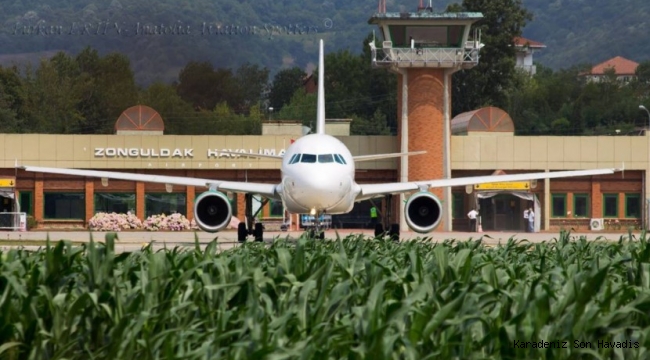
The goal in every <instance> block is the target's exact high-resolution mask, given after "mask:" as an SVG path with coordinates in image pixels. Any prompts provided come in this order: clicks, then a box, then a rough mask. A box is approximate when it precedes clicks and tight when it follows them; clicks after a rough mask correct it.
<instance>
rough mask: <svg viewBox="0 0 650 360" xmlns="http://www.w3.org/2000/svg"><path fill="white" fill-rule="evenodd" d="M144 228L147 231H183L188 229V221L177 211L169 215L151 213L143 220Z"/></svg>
mask: <svg viewBox="0 0 650 360" xmlns="http://www.w3.org/2000/svg"><path fill="white" fill-rule="evenodd" d="M144 229H145V230H149V231H159V230H163V231H183V230H189V229H190V221H189V220H187V218H186V217H185V216H183V215H182V214H179V213H175V214H171V215H165V214H160V215H151V216H149V217H148V218H147V219H146V220H145V221H144Z"/></svg>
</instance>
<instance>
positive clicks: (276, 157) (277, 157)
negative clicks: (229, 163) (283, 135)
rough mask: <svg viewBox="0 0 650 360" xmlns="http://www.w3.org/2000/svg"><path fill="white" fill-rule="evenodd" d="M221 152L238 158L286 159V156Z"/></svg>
mask: <svg viewBox="0 0 650 360" xmlns="http://www.w3.org/2000/svg"><path fill="white" fill-rule="evenodd" d="M219 152H220V153H221V154H230V155H238V156H241V157H257V158H270V159H275V160H282V159H283V158H284V156H280V155H269V154H256V153H244V152H237V151H219Z"/></svg>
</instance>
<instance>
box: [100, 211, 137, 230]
mask: <svg viewBox="0 0 650 360" xmlns="http://www.w3.org/2000/svg"><path fill="white" fill-rule="evenodd" d="M88 228H90V230H92V231H122V230H135V229H142V221H140V219H138V217H137V216H135V215H133V214H131V213H130V212H129V213H126V214H118V213H104V212H100V213H97V214H95V216H93V217H92V218H91V219H90V221H88Z"/></svg>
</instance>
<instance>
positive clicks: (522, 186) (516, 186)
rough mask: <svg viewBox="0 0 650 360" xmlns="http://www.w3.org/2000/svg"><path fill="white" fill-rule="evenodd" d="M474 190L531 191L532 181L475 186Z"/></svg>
mask: <svg viewBox="0 0 650 360" xmlns="http://www.w3.org/2000/svg"><path fill="white" fill-rule="evenodd" d="M474 190H530V181H502V182H492V183H485V184H475V185H474Z"/></svg>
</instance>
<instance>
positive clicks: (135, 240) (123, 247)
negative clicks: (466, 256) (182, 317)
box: [0, 229, 641, 252]
mask: <svg viewBox="0 0 650 360" xmlns="http://www.w3.org/2000/svg"><path fill="white" fill-rule="evenodd" d="M303 234H304V232H302V231H290V232H286V231H284V232H283V231H273V232H271V231H269V232H265V233H264V242H266V243H271V242H273V241H274V240H275V239H278V238H282V239H285V238H289V239H297V238H299V237H300V236H301V235H303ZM632 234H633V239H632V240H635V239H638V238H639V237H640V236H641V233H640V232H639V231H635V232H633V233H632ZM90 235H92V236H93V239H94V240H95V241H98V242H103V241H104V237H105V236H106V232H88V231H25V232H18V231H11V232H7V231H5V232H0V249H7V248H10V247H17V246H23V247H25V248H27V249H36V248H38V247H39V246H40V245H39V244H38V243H37V244H34V242H35V241H38V242H39V243H40V242H42V241H44V240H45V239H46V238H47V237H48V236H49V238H50V240H52V241H58V240H70V241H75V242H88V241H89V240H90ZM358 235H365V236H368V237H369V239H370V236H372V235H373V231H372V230H347V229H345V230H340V229H337V230H328V231H326V233H325V239H336V238H337V236H339V237H341V238H345V237H347V236H358ZM117 236H118V241H117V242H116V250H117V251H120V252H121V251H135V250H139V249H141V248H142V247H143V246H146V245H148V244H149V243H153V247H154V249H160V248H163V247H167V248H174V247H177V246H179V247H193V246H194V242H195V236H196V237H198V240H199V244H200V246H201V247H205V246H206V245H207V244H208V243H210V242H211V241H213V240H214V239H217V243H218V246H219V248H220V249H221V250H226V249H229V248H232V247H235V246H239V245H240V243H238V242H237V232H236V231H232V230H228V231H223V232H219V233H215V234H211V233H206V232H203V231H180V232H172V231H169V232H149V231H122V232H118V233H117ZM571 236H572V237H573V238H575V239H578V238H580V237H582V236H584V237H586V238H587V239H588V240H592V241H595V240H608V241H618V240H619V239H620V238H621V236H623V237H624V238H625V239H626V240H627V238H628V233H623V232H619V233H601V232H583V233H571ZM559 237H560V234H559V232H558V233H550V232H539V233H525V232H523V233H521V232H500V231H488V232H482V233H468V232H432V233H429V234H418V233H415V232H402V233H401V234H400V240H401V241H406V240H413V239H426V240H429V241H436V242H439V241H444V240H451V239H454V240H459V241H464V240H470V239H473V240H475V239H479V238H481V239H482V240H483V242H484V244H486V245H498V244H500V243H501V244H503V243H506V242H507V241H508V240H509V239H511V238H512V239H516V240H526V241H529V242H532V243H539V242H544V241H552V240H553V239H559ZM3 240H4V241H7V240H10V241H12V242H15V241H21V244H20V245H13V244H12V245H6V244H3V243H2V241H3ZM248 241H251V242H252V241H253V238H252V237H250V238H249V240H248ZM316 241H319V240H316ZM320 241H322V240H320ZM30 243H31V244H30Z"/></svg>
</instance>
